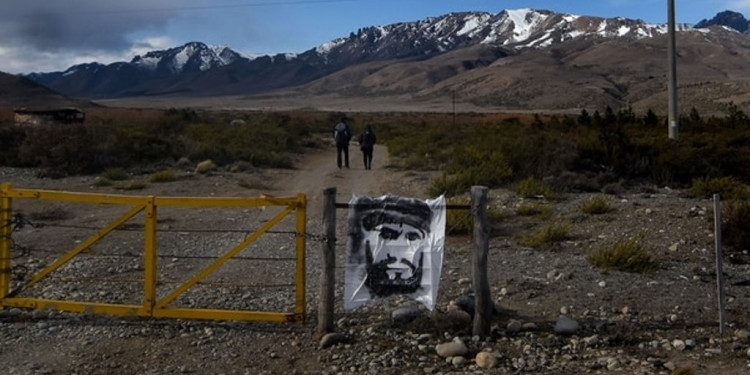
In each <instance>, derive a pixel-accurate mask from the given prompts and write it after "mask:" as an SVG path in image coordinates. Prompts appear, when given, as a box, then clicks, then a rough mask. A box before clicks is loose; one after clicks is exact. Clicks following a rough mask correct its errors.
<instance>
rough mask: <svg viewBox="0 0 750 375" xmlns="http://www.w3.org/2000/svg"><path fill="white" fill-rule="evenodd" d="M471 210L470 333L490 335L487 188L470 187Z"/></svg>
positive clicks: (491, 307) (490, 301)
mask: <svg viewBox="0 0 750 375" xmlns="http://www.w3.org/2000/svg"><path fill="white" fill-rule="evenodd" d="M471 212H472V215H473V219H474V257H473V258H472V273H471V283H472V285H473V287H474V297H475V299H474V322H473V323H474V325H473V327H472V334H473V335H475V336H479V337H487V336H489V335H490V323H491V318H492V310H493V306H492V297H491V296H490V283H489V281H488V280H487V253H488V252H489V234H490V230H489V224H488V222H487V188H486V187H484V186H472V187H471Z"/></svg>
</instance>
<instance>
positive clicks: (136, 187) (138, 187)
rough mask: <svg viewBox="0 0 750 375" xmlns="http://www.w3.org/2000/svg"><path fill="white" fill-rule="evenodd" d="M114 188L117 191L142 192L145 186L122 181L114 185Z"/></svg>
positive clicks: (142, 183) (134, 182)
mask: <svg viewBox="0 0 750 375" xmlns="http://www.w3.org/2000/svg"><path fill="white" fill-rule="evenodd" d="M114 188H115V189H117V190H143V189H145V188H146V184H145V183H144V182H138V181H123V182H119V183H117V184H115V185H114Z"/></svg>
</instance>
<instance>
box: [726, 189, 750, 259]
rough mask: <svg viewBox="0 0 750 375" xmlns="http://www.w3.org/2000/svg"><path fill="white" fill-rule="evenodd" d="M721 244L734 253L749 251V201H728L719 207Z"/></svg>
mask: <svg viewBox="0 0 750 375" xmlns="http://www.w3.org/2000/svg"><path fill="white" fill-rule="evenodd" d="M721 222H722V229H721V232H722V233H721V238H722V242H723V243H724V244H725V245H727V246H729V247H731V248H732V250H735V251H744V250H750V225H748V222H750V201H748V200H746V199H741V200H728V201H724V202H722V205H721Z"/></svg>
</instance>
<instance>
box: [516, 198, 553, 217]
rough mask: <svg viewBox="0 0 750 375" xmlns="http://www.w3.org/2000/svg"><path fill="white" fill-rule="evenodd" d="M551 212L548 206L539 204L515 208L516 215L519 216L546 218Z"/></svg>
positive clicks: (528, 204) (527, 204)
mask: <svg viewBox="0 0 750 375" xmlns="http://www.w3.org/2000/svg"><path fill="white" fill-rule="evenodd" d="M551 212H552V209H551V208H550V207H549V206H548V205H546V204H542V203H539V202H534V203H523V204H521V205H520V206H518V207H517V208H516V215H519V216H542V217H546V216H549V215H550V213H551Z"/></svg>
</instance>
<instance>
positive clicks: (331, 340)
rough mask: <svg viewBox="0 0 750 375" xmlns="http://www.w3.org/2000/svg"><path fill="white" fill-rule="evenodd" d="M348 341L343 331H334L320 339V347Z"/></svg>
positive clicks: (323, 347)
mask: <svg viewBox="0 0 750 375" xmlns="http://www.w3.org/2000/svg"><path fill="white" fill-rule="evenodd" d="M346 341H347V337H346V335H344V334H342V333H337V332H332V333H327V334H326V335H324V336H323V338H321V339H320V348H321V349H325V348H328V347H331V346H334V345H336V344H340V343H344V342H346Z"/></svg>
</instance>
